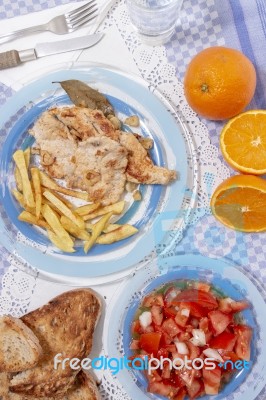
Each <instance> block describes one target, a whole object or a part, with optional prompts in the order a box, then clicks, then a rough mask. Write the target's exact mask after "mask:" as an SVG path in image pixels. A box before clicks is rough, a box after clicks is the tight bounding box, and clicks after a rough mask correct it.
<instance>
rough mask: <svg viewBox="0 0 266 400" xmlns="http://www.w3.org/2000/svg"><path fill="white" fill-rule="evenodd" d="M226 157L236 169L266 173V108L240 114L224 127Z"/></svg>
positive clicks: (223, 144)
mask: <svg viewBox="0 0 266 400" xmlns="http://www.w3.org/2000/svg"><path fill="white" fill-rule="evenodd" d="M220 145H221V151H222V153H223V156H224V158H225V159H226V161H227V162H228V164H230V165H231V166H232V167H233V168H234V169H236V170H238V171H241V172H244V173H247V174H254V175H262V174H265V173H266V110H252V111H247V112H245V113H242V114H239V115H238V116H237V117H235V118H233V119H231V120H230V121H229V122H228V123H227V124H226V125H225V127H224V128H223V130H222V133H221V137H220Z"/></svg>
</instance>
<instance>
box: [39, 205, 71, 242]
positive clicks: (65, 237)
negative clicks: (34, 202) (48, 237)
mask: <svg viewBox="0 0 266 400" xmlns="http://www.w3.org/2000/svg"><path fill="white" fill-rule="evenodd" d="M41 213H42V215H43V217H44V219H45V220H46V221H47V222H48V224H49V226H50V228H51V229H52V230H53V231H54V233H55V234H56V236H58V237H59V238H60V239H61V240H62V241H63V242H64V246H66V247H68V248H71V247H73V244H74V243H73V240H72V239H71V237H70V236H69V234H68V232H67V231H66V230H65V228H63V226H62V224H61V222H60V220H59V218H58V217H57V215H56V213H55V212H54V211H53V210H52V209H51V207H49V206H48V205H47V204H44V205H43V206H42V209H41Z"/></svg>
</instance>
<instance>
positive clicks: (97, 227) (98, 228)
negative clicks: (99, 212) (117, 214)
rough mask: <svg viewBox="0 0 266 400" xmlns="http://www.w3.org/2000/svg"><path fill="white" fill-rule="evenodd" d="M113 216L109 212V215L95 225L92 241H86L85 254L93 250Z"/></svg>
mask: <svg viewBox="0 0 266 400" xmlns="http://www.w3.org/2000/svg"><path fill="white" fill-rule="evenodd" d="M111 216H112V213H111V212H109V213H108V214H106V215H104V216H103V217H102V218H101V219H100V220H99V221H98V222H96V224H94V227H93V229H92V234H91V237H90V240H88V241H86V242H85V244H84V252H85V253H88V251H89V250H90V249H91V248H92V246H93V245H94V243H95V242H96V240H97V238H98V237H99V236H100V234H101V233H102V231H103V230H104V228H105V227H106V225H107V224H108V221H109V219H110V218H111Z"/></svg>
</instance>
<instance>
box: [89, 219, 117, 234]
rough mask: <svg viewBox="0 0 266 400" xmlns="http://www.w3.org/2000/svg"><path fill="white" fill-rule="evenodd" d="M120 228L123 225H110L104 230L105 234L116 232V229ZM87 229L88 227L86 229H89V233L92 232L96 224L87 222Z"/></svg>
mask: <svg viewBox="0 0 266 400" xmlns="http://www.w3.org/2000/svg"><path fill="white" fill-rule="evenodd" d="M120 226H122V225H119V224H108V225H106V227H105V228H104V230H103V233H109V232H112V231H114V230H115V229H117V228H120ZM85 227H86V229H87V230H88V231H90V232H92V230H93V227H94V224H92V223H90V222H86V224H85Z"/></svg>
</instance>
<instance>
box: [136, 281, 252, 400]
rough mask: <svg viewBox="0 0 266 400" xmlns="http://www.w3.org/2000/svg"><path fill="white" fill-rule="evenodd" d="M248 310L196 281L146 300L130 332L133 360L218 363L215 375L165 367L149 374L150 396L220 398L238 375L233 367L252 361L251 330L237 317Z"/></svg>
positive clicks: (178, 399) (166, 288) (169, 287)
mask: <svg viewBox="0 0 266 400" xmlns="http://www.w3.org/2000/svg"><path fill="white" fill-rule="evenodd" d="M246 308H249V304H248V303H247V302H245V301H234V300H232V299H231V298H229V297H224V296H223V294H222V293H220V292H219V291H218V290H216V289H215V288H213V287H212V286H210V285H208V284H206V283H203V282H195V281H187V282H184V281H176V282H173V283H172V284H171V285H169V284H167V285H165V286H163V287H160V288H159V289H158V290H156V291H154V292H152V293H150V294H149V295H148V296H146V297H145V298H144V300H143V301H142V303H141V306H140V307H139V309H138V311H137V313H136V317H135V319H134V321H133V323H132V326H131V330H132V342H131V346H130V349H131V350H132V352H133V354H134V355H133V357H132V358H144V357H148V358H149V359H151V358H157V359H160V357H163V358H169V359H170V360H175V359H177V358H178V359H181V360H184V358H185V357H187V359H189V360H194V359H198V358H201V359H202V360H204V359H206V358H208V357H209V358H212V359H214V360H215V368H214V369H212V370H210V369H206V367H205V366H203V368H202V369H195V368H190V369H188V368H186V367H183V368H182V369H179V370H178V369H173V368H170V367H169V363H165V364H163V368H159V369H155V370H152V371H150V373H149V374H148V372H147V371H146V372H145V373H146V375H147V379H148V391H149V392H151V393H155V394H158V395H161V396H165V397H167V398H169V399H173V400H183V399H184V398H185V397H186V396H188V397H189V398H190V399H196V398H198V397H200V396H203V395H205V394H207V395H215V394H218V393H219V392H220V391H221V390H222V387H223V385H224V384H225V383H226V382H228V380H230V378H231V376H232V373H233V372H234V371H233V370H232V365H233V364H232V363H235V362H236V361H237V360H246V361H249V360H250V343H251V339H252V329H251V328H250V327H249V326H247V325H245V324H244V323H242V320H241V315H240V314H239V312H241V311H243V310H245V309H246ZM227 360H231V361H232V363H229V365H231V370H230V366H229V368H226V369H225V368H222V367H221V366H219V365H218V364H220V365H221V363H225V362H226V361H227Z"/></svg>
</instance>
